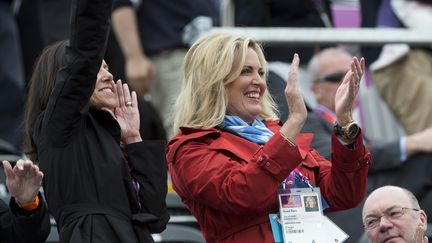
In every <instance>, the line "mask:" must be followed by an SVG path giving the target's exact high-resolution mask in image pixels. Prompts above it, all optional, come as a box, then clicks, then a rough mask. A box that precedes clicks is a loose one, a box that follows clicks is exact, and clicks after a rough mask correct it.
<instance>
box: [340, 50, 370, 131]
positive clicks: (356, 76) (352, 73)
mask: <svg viewBox="0 0 432 243" xmlns="http://www.w3.org/2000/svg"><path fill="white" fill-rule="evenodd" d="M364 71H365V60H364V58H361V59H360V60H358V59H357V57H354V58H353V60H352V62H351V69H350V70H349V71H348V72H347V73H346V75H345V77H344V79H343V81H342V83H341V84H340V85H339V88H338V89H337V91H336V96H335V112H336V118H337V121H338V124H340V125H345V124H347V123H348V122H349V121H350V120H352V109H353V106H354V102H355V100H356V97H357V94H358V92H359V88H360V81H361V78H362V76H363V74H364Z"/></svg>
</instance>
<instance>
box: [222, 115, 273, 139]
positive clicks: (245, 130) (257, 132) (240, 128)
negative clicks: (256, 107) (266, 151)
mask: <svg viewBox="0 0 432 243" xmlns="http://www.w3.org/2000/svg"><path fill="white" fill-rule="evenodd" d="M220 128H221V129H222V130H226V131H229V132H232V133H234V134H237V135H239V136H240V137H242V138H245V139H247V140H249V141H251V142H254V143H257V144H260V145H262V144H265V143H266V142H267V141H268V140H269V139H270V138H271V137H272V136H273V132H272V131H270V129H268V128H267V127H266V126H265V125H264V123H263V122H262V121H260V120H258V119H255V120H254V121H253V122H252V124H251V125H249V124H247V123H246V122H245V121H243V120H242V119H241V118H240V117H238V116H225V118H224V121H223V122H222V124H221V125H220Z"/></svg>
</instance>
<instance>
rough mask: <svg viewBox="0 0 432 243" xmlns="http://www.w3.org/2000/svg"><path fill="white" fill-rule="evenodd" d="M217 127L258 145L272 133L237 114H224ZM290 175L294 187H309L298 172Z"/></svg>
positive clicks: (257, 122) (262, 125)
mask: <svg viewBox="0 0 432 243" xmlns="http://www.w3.org/2000/svg"><path fill="white" fill-rule="evenodd" d="M219 127H220V128H221V129H222V130H225V131H229V132H232V133H234V134H237V135H239V136H240V137H242V138H245V139H247V140H249V141H252V142H254V143H256V144H260V145H263V144H265V143H267V142H268V140H270V138H271V137H272V136H273V134H274V133H273V132H272V131H270V129H268V128H267V127H266V126H265V124H264V123H263V122H262V121H260V120H258V119H255V120H254V121H253V122H252V124H251V125H249V124H247V123H246V122H245V121H243V120H242V119H241V118H240V117H238V116H225V118H224V121H223V122H222V124H221V125H219ZM290 176H293V177H294V178H295V179H294V181H295V185H294V187H295V188H305V187H309V185H308V184H307V183H305V181H304V180H303V179H302V178H301V177H302V176H301V175H299V174H298V173H295V172H294V171H292V172H291V174H290ZM321 199H322V200H321V204H322V208H323V210H324V209H326V208H328V207H329V206H328V204H327V202H326V201H325V200H324V197H322V196H321Z"/></svg>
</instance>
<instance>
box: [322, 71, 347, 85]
mask: <svg viewBox="0 0 432 243" xmlns="http://www.w3.org/2000/svg"><path fill="white" fill-rule="evenodd" d="M345 74H346V73H343V72H338V73H330V74H327V75H325V76H324V77H322V78H318V79H317V80H316V81H315V82H316V83H318V82H321V81H328V82H333V83H339V82H340V81H342V79H343V77H345Z"/></svg>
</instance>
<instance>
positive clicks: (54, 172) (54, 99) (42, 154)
mask: <svg viewBox="0 0 432 243" xmlns="http://www.w3.org/2000/svg"><path fill="white" fill-rule="evenodd" d="M77 2H78V4H77V5H76V6H73V11H72V18H71V20H72V22H71V26H72V28H71V38H70V47H69V48H68V49H67V51H66V67H65V68H63V69H62V70H60V71H59V73H58V74H57V76H56V83H55V87H54V90H53V92H52V93H51V96H50V98H49V101H48V105H47V108H46V110H45V111H44V112H43V113H42V114H41V115H40V116H39V118H38V120H37V121H36V123H35V125H34V134H33V139H34V141H35V144H36V146H37V151H38V160H39V163H40V167H41V169H42V171H43V172H44V174H45V176H44V182H43V187H44V190H45V195H46V198H47V202H48V205H49V209H50V211H51V212H52V214H53V216H54V217H55V219H56V221H57V226H58V230H59V234H60V242H80V243H83V242H103V243H110V242H113V243H114V242H116V243H119V242H125V243H126V242H127V243H134V242H152V241H153V240H152V238H151V235H150V233H151V232H161V231H163V230H164V229H165V225H166V223H167V222H168V219H169V216H168V213H167V210H166V205H165V196H166V191H167V184H166V183H167V180H166V176H167V171H166V164H165V161H164V157H165V153H164V148H165V146H164V142H159V141H143V142H139V143H133V144H129V145H127V146H126V153H127V156H128V158H129V160H130V162H131V164H132V169H131V171H129V168H128V166H127V164H126V162H125V161H124V155H123V153H122V150H121V148H120V146H119V142H120V127H119V125H118V123H117V122H116V121H115V120H114V119H113V118H112V117H111V115H110V114H109V113H107V112H105V111H102V110H95V109H90V108H89V99H90V97H91V95H92V93H93V90H94V87H95V82H96V76H97V73H98V71H99V68H100V66H101V63H102V56H103V54H104V49H105V42H106V37H107V33H108V29H109V22H108V19H109V15H110V9H111V1H108V0H78V1H77ZM132 177H133V178H135V179H136V180H137V181H138V182H139V184H140V190H139V201H140V204H141V206H139V204H138V201H137V199H136V194H135V193H134V191H133V187H132V183H131V178H132Z"/></svg>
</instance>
